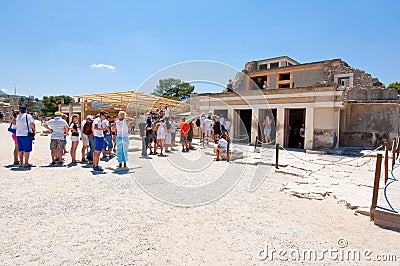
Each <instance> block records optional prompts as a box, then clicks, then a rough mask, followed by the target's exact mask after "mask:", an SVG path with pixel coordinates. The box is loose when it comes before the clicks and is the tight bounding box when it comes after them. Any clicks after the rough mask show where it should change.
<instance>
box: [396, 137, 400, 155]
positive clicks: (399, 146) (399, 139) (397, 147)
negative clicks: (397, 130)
mask: <svg viewBox="0 0 400 266" xmlns="http://www.w3.org/2000/svg"><path fill="white" fill-rule="evenodd" d="M397 139H398V141H397V146H396V159H397V158H399V150H400V134H398V135H397Z"/></svg>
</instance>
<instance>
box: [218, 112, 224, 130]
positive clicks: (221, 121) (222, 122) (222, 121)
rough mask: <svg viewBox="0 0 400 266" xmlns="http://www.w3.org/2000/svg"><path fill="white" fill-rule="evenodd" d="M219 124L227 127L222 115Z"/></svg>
mask: <svg viewBox="0 0 400 266" xmlns="http://www.w3.org/2000/svg"><path fill="white" fill-rule="evenodd" d="M219 122H220V123H221V125H223V126H224V127H225V118H224V116H223V115H222V114H220V115H219Z"/></svg>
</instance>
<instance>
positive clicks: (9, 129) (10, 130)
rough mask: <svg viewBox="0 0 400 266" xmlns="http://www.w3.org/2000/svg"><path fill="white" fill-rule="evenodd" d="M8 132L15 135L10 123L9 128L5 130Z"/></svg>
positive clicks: (15, 131)
mask: <svg viewBox="0 0 400 266" xmlns="http://www.w3.org/2000/svg"><path fill="white" fill-rule="evenodd" d="M7 130H8V132H10V133H12V134H16V133H17V130H16V129H15V128H12V123H10V127H9V128H8V129H7Z"/></svg>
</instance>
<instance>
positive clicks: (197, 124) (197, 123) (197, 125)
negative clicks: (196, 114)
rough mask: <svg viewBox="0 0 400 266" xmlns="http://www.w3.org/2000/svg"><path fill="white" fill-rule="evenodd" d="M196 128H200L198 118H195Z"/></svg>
mask: <svg viewBox="0 0 400 266" xmlns="http://www.w3.org/2000/svg"><path fill="white" fill-rule="evenodd" d="M196 127H200V118H197V120H196Z"/></svg>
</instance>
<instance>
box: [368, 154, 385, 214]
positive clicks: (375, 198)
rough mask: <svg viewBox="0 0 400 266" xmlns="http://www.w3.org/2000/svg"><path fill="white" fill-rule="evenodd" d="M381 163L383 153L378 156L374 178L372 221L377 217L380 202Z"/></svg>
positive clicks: (370, 211) (370, 212)
mask: <svg viewBox="0 0 400 266" xmlns="http://www.w3.org/2000/svg"><path fill="white" fill-rule="evenodd" d="M381 165H382V154H377V156H376V167H375V179H374V190H373V193H372V203H371V208H370V209H369V217H370V219H371V221H373V220H374V219H375V207H376V204H377V203H378V191H379V179H380V178H381Z"/></svg>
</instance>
